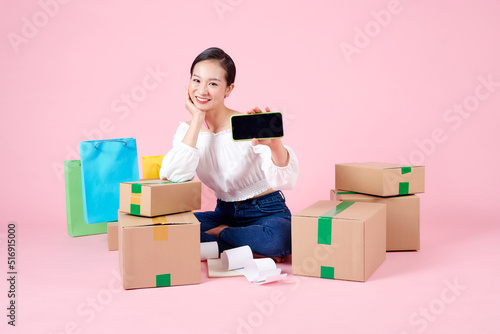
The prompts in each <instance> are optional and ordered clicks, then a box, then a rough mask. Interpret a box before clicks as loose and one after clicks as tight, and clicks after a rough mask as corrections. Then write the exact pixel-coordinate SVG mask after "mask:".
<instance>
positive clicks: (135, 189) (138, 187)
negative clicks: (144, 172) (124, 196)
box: [132, 183, 142, 194]
mask: <svg viewBox="0 0 500 334" xmlns="http://www.w3.org/2000/svg"><path fill="white" fill-rule="evenodd" d="M140 193H142V184H140V183H132V194H140Z"/></svg>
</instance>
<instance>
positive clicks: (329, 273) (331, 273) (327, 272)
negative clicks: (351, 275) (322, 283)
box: [320, 266, 335, 279]
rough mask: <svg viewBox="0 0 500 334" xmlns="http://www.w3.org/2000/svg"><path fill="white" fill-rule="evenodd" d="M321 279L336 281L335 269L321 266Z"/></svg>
mask: <svg viewBox="0 0 500 334" xmlns="http://www.w3.org/2000/svg"><path fill="white" fill-rule="evenodd" d="M320 277H321V278H329V279H335V267H326V266H321V274H320Z"/></svg>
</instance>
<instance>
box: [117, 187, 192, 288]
mask: <svg viewBox="0 0 500 334" xmlns="http://www.w3.org/2000/svg"><path fill="white" fill-rule="evenodd" d="M200 207H201V183H200V182H199V181H188V182H182V183H172V182H169V181H166V180H158V179H157V180H142V181H139V182H126V183H121V184H120V210H119V213H118V223H117V224H109V225H108V232H109V233H108V248H109V249H116V248H118V251H119V258H120V269H121V274H122V279H123V287H124V288H125V289H136V288H150V287H162V286H173V285H185V284H197V283H200V280H201V273H200V223H199V222H198V220H197V219H196V217H195V216H194V214H193V212H192V210H198V209H200Z"/></svg>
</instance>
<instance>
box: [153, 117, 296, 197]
mask: <svg viewBox="0 0 500 334" xmlns="http://www.w3.org/2000/svg"><path fill="white" fill-rule="evenodd" d="M188 129H189V125H188V124H187V123H184V122H181V124H180V125H179V127H178V128H177V132H176V133H175V135H174V142H173V147H172V149H171V150H170V151H169V152H168V153H167V155H165V157H164V158H163V163H162V165H161V169H160V178H162V179H168V180H170V181H173V182H183V181H188V180H191V179H193V178H194V176H195V172H196V174H197V175H198V178H199V179H200V181H201V182H203V183H204V184H205V185H206V186H207V187H209V188H211V189H212V190H214V191H215V196H216V197H217V198H218V199H221V200H223V201H225V202H234V201H243V200H245V199H248V198H252V197H254V196H256V195H258V194H260V193H262V192H264V191H266V190H268V189H269V188H273V189H274V190H286V189H292V188H293V187H294V186H295V183H296V182H297V178H298V175H299V162H298V160H297V156H296V155H295V153H294V152H293V150H292V149H291V148H290V147H288V146H285V148H286V149H287V150H288V153H289V155H290V159H289V162H288V165H287V166H285V167H278V166H276V165H275V164H274V163H273V161H272V160H271V149H270V148H269V147H268V146H265V145H256V146H252V144H251V142H250V141H241V142H235V141H233V139H232V137H231V130H225V131H221V132H218V133H215V134H214V133H212V132H200V133H199V135H198V141H197V143H196V148H194V147H191V146H189V145H186V144H184V143H183V142H182V140H183V139H184V136H185V135H186V132H187V130H188Z"/></svg>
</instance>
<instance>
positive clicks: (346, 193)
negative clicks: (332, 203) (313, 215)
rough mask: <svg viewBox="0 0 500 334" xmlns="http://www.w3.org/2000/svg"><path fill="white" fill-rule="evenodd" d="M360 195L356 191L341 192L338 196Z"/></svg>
mask: <svg viewBox="0 0 500 334" xmlns="http://www.w3.org/2000/svg"><path fill="white" fill-rule="evenodd" d="M357 194H359V193H356V192H354V191H339V192H338V193H337V195H357Z"/></svg>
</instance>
